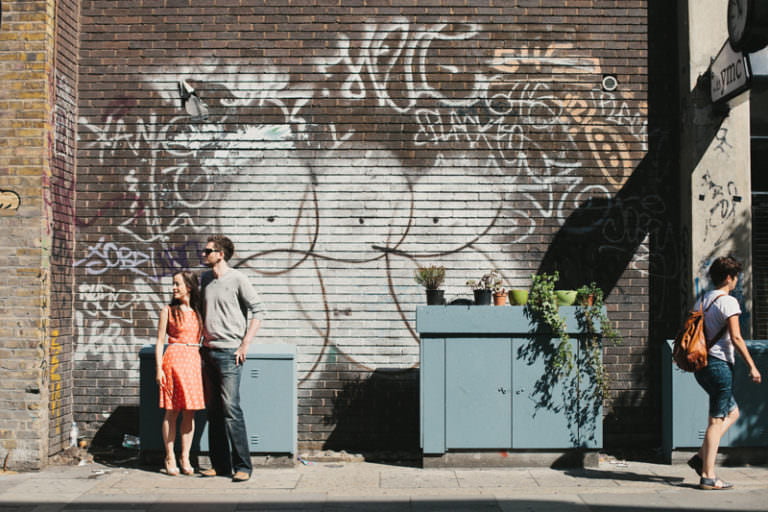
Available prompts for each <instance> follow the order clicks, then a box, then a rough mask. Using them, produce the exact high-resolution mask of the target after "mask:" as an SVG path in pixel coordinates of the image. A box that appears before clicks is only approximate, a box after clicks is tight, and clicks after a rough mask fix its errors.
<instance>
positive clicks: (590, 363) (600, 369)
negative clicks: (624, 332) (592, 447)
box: [576, 282, 621, 398]
mask: <svg viewBox="0 0 768 512" xmlns="http://www.w3.org/2000/svg"><path fill="white" fill-rule="evenodd" d="M576 317H577V319H578V321H579V324H580V325H581V327H582V330H583V331H585V332H586V333H587V336H586V338H585V363H586V367H585V369H586V370H587V371H588V372H589V373H590V374H591V375H592V377H593V379H594V382H595V393H596V394H599V396H598V397H599V398H602V397H603V396H605V393H606V392H607V391H608V375H607V373H606V371H605V367H604V365H603V363H602V350H603V348H602V344H601V343H600V341H601V338H602V339H603V340H607V341H610V342H611V343H613V344H614V345H617V344H619V343H621V336H619V333H618V332H617V331H616V329H615V328H614V327H613V323H612V322H611V321H610V319H609V318H608V314H607V313H606V310H605V294H604V293H603V290H602V289H601V288H600V287H599V286H597V284H596V283H594V282H592V283H590V284H588V285H584V286H582V287H581V288H579V289H578V307H577V309H576ZM598 326H599V327H598Z"/></svg>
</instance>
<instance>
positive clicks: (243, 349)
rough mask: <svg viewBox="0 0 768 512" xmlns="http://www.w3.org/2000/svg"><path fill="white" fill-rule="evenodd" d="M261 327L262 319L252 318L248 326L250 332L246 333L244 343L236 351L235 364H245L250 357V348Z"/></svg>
mask: <svg viewBox="0 0 768 512" xmlns="http://www.w3.org/2000/svg"><path fill="white" fill-rule="evenodd" d="M259 327H261V319H260V318H256V317H254V318H251V321H250V323H249V324H248V330H247V331H245V336H243V341H242V342H241V343H240V346H239V347H237V350H235V364H243V363H244V362H245V357H246V356H247V355H248V346H249V345H250V344H251V340H253V337H254V336H256V333H257V332H258V331H259Z"/></svg>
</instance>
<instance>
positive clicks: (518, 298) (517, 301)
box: [509, 288, 528, 306]
mask: <svg viewBox="0 0 768 512" xmlns="http://www.w3.org/2000/svg"><path fill="white" fill-rule="evenodd" d="M509 301H510V302H511V303H512V304H514V305H516V306H525V305H526V304H527V303H528V290H523V289H521V288H513V289H511V290H509Z"/></svg>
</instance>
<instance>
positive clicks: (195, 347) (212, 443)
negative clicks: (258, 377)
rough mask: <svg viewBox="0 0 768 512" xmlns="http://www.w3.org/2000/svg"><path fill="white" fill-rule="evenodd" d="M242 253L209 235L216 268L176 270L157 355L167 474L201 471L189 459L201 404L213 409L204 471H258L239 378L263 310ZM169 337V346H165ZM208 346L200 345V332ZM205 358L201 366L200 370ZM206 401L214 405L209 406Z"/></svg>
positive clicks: (237, 477) (209, 255) (241, 477)
mask: <svg viewBox="0 0 768 512" xmlns="http://www.w3.org/2000/svg"><path fill="white" fill-rule="evenodd" d="M234 252H235V246H234V244H233V243H232V241H231V240H230V239H229V238H227V237H225V236H212V237H209V238H208V241H207V243H206V245H205V249H204V250H203V251H202V252H201V255H202V257H203V263H204V264H205V266H206V267H208V268H209V269H210V270H208V271H205V272H203V274H202V276H201V278H200V285H199V286H198V279H197V276H196V275H195V274H194V273H193V272H190V271H181V272H177V273H176V274H174V276H173V299H172V300H171V303H170V305H168V306H165V307H164V308H163V310H162V312H161V313H160V323H159V327H158V335H157V345H156V351H155V359H156V363H157V379H156V380H157V383H158V385H159V386H160V408H162V409H165V417H164V418H163V425H162V433H163V443H164V445H165V470H166V473H167V474H168V475H171V476H174V475H178V474H179V472H181V473H183V474H185V475H191V474H193V473H194V469H193V468H192V465H191V463H190V460H189V452H190V449H191V447H192V438H193V436H194V429H195V424H194V421H195V411H197V410H200V409H205V408H207V413H208V444H209V454H210V459H211V468H209V469H204V470H202V471H200V474H201V475H202V476H217V475H221V476H227V477H228V476H231V477H232V480H233V481H235V482H244V481H246V480H248V479H249V478H250V477H251V471H252V469H253V468H252V465H251V456H250V448H249V443H248V435H247V433H246V428H245V417H244V415H243V411H242V409H241V408H240V379H241V375H242V369H243V363H245V358H246V356H247V354H248V346H249V345H250V343H251V340H252V339H253V337H254V336H255V335H256V332H257V331H258V330H259V327H260V326H261V319H262V318H263V315H264V312H263V310H262V307H261V302H260V300H259V296H258V294H257V293H256V291H255V290H254V288H253V286H251V284H250V283H249V281H248V278H247V277H246V276H245V275H244V274H243V273H242V272H240V271H238V270H236V269H233V268H231V267H230V266H229V264H228V263H227V262H228V261H229V259H230V258H231V257H232V255H233V254H234ZM166 337H167V340H168V349H167V350H165V353H163V348H164V346H165V341H166ZM201 337H202V339H203V346H202V347H200V338H201ZM201 365H202V372H201V370H200V369H201ZM206 406H207V407H206ZM179 415H181V460H180V463H181V470H179V467H178V466H177V465H176V455H175V453H174V441H175V439H176V421H177V418H178V417H179Z"/></svg>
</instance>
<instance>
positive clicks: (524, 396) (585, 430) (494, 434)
mask: <svg viewBox="0 0 768 512" xmlns="http://www.w3.org/2000/svg"><path fill="white" fill-rule="evenodd" d="M560 314H561V315H562V316H563V317H564V318H565V319H566V322H567V330H568V332H569V336H570V338H571V340H570V343H571V344H572V349H573V352H574V354H575V355H576V360H577V364H580V362H581V361H582V356H583V354H582V353H581V351H582V348H581V346H582V341H580V340H583V339H584V335H585V334H584V332H582V330H581V329H580V327H579V322H578V321H577V317H576V306H564V307H561V308H560ZM536 329H537V322H535V321H534V320H532V319H531V318H529V317H528V316H527V314H526V312H525V308H524V307H522V306H423V307H419V308H417V310H416V330H417V331H418V332H419V334H420V337H421V356H420V363H421V372H420V394H421V396H420V399H421V407H420V420H421V448H422V450H423V453H424V454H425V455H429V454H445V453H446V452H450V451H452V450H454V451H466V450H477V451H483V450H517V449H520V450H561V449H571V448H584V449H597V448H601V447H602V403H601V401H600V400H595V399H594V398H592V397H593V396H594V393H593V392H594V383H593V382H591V379H590V378H589V377H588V376H587V375H586V374H585V373H584V371H583V368H582V367H580V366H579V367H578V370H577V372H574V374H573V375H572V376H571V377H566V378H563V379H557V378H553V377H554V376H553V375H552V371H551V369H550V368H549V366H548V364H547V361H548V359H549V358H551V357H552V356H553V354H554V350H555V348H556V346H557V343H558V342H559V339H555V340H553V339H552V334H551V333H548V332H537V331H536ZM601 361H602V359H601ZM577 375H578V377H577Z"/></svg>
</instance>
